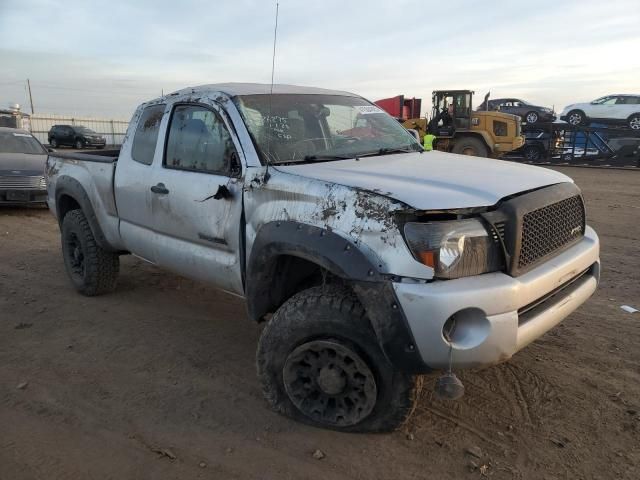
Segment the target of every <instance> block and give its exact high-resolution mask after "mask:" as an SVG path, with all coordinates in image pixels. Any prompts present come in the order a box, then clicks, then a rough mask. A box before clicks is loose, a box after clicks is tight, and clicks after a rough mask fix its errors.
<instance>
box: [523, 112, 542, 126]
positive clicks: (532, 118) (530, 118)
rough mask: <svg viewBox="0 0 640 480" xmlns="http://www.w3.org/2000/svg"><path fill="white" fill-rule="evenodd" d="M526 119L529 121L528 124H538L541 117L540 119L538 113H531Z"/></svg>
mask: <svg viewBox="0 0 640 480" xmlns="http://www.w3.org/2000/svg"><path fill="white" fill-rule="evenodd" d="M524 118H525V120H526V121H527V123H531V124H533V123H536V122H537V121H538V119H539V118H540V117H538V113H537V112H529V113H527V114H526V115H525V117H524Z"/></svg>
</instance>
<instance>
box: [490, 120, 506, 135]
mask: <svg viewBox="0 0 640 480" xmlns="http://www.w3.org/2000/svg"><path fill="white" fill-rule="evenodd" d="M493 134H494V135H495V136H496V137H506V136H507V124H506V122H500V121H498V120H494V121H493Z"/></svg>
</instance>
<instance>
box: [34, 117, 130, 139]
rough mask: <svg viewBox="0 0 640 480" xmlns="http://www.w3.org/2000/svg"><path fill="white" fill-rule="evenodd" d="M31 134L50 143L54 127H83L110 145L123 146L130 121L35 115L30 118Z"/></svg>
mask: <svg viewBox="0 0 640 480" xmlns="http://www.w3.org/2000/svg"><path fill="white" fill-rule="evenodd" d="M30 123H31V133H32V134H33V136H35V137H36V138H37V139H38V140H40V142H42V143H44V144H47V143H49V138H48V134H49V130H51V127H53V126H54V125H73V126H83V127H87V128H90V129H91V130H94V131H95V132H97V133H98V134H100V135H102V136H103V137H105V138H106V140H107V144H108V145H122V141H123V140H124V135H125V133H126V132H127V127H128V126H129V121H128V120H116V119H104V118H86V117H70V116H64V115H47V114H37V113H36V114H33V115H31V118H30Z"/></svg>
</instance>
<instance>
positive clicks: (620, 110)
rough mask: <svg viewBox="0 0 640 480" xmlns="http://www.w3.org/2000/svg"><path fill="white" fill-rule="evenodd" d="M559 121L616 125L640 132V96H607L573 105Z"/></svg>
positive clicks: (563, 113)
mask: <svg viewBox="0 0 640 480" xmlns="http://www.w3.org/2000/svg"><path fill="white" fill-rule="evenodd" d="M560 120H565V121H567V122H568V123H570V124H571V125H587V124H588V123H590V122H591V121H599V122H607V123H618V124H624V125H626V126H627V127H629V128H631V129H632V130H640V95H627V94H621V95H607V96H605V97H600V98H598V99H596V100H594V101H593V102H589V103H574V104H572V105H568V106H566V107H565V108H564V110H563V111H562V113H561V114H560Z"/></svg>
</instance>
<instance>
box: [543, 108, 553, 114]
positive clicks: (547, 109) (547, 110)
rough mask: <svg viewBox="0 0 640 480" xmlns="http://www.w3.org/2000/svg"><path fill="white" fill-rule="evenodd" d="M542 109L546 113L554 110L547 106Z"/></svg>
mask: <svg viewBox="0 0 640 480" xmlns="http://www.w3.org/2000/svg"><path fill="white" fill-rule="evenodd" d="M541 110H542V111H543V112H545V113H551V112H552V110H551V109H550V108H546V107H545V108H542V109H541Z"/></svg>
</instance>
